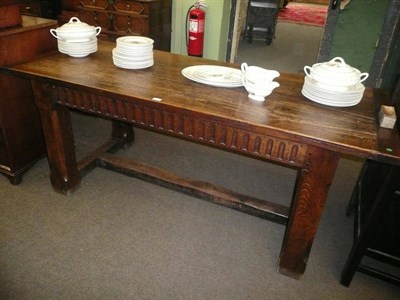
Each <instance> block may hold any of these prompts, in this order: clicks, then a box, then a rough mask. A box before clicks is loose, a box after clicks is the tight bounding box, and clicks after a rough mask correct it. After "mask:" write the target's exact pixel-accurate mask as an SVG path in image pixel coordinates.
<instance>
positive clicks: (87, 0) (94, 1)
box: [81, 0, 108, 9]
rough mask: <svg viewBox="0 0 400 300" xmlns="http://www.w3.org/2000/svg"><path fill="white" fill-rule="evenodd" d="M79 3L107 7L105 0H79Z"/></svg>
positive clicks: (99, 7)
mask: <svg viewBox="0 0 400 300" xmlns="http://www.w3.org/2000/svg"><path fill="white" fill-rule="evenodd" d="M81 4H82V6H83V7H87V8H97V9H106V8H107V7H108V1H107V0H81Z"/></svg>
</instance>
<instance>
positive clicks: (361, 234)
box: [341, 160, 400, 286]
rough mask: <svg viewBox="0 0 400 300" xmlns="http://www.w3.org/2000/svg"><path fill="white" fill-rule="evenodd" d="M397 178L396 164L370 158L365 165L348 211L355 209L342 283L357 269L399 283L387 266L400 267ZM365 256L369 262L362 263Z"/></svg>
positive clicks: (399, 173) (399, 169)
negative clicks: (352, 233) (352, 236)
mask: <svg viewBox="0 0 400 300" xmlns="http://www.w3.org/2000/svg"><path fill="white" fill-rule="evenodd" d="M399 178H400V167H398V166H394V165H388V164H384V163H380V162H375V161H370V160H368V161H367V162H366V163H365V164H364V167H363V170H362V172H361V174H360V177H359V180H358V182H357V186H356V188H355V190H354V192H353V195H352V199H351V202H350V205H349V210H348V214H350V213H351V212H353V211H354V212H355V218H354V243H353V247H352V249H351V252H350V255H349V257H348V259H347V262H346V265H345V267H344V268H343V272H342V276H341V283H342V284H343V285H345V286H349V285H350V283H351V281H352V279H353V276H354V274H355V272H356V271H359V272H362V273H364V274H367V275H371V276H374V277H377V278H380V279H383V280H385V281H388V282H391V283H394V284H397V285H400V277H398V275H397V276H396V274H395V272H393V270H389V268H388V266H390V267H392V266H393V267H397V268H399V267H400V247H399V245H400V230H399V229H400V218H399V215H400V181H399ZM365 257H369V258H371V261H369V262H365V261H364V262H363V259H365ZM376 262H381V264H377V263H376ZM382 263H383V264H382ZM397 273H398V272H397Z"/></svg>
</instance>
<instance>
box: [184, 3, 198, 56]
mask: <svg viewBox="0 0 400 300" xmlns="http://www.w3.org/2000/svg"><path fill="white" fill-rule="evenodd" d="M193 7H196V6H195V5H192V6H190V7H189V9H188V11H187V14H186V24H185V33H186V49H188V48H189V29H188V23H189V15H190V11H191V9H192V8H193Z"/></svg>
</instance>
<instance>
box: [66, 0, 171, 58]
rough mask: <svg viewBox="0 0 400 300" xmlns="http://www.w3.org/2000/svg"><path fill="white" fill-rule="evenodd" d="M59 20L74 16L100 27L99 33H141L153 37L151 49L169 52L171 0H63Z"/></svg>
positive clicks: (115, 35) (113, 34) (116, 36)
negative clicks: (63, 8) (64, 3)
mask: <svg viewBox="0 0 400 300" xmlns="http://www.w3.org/2000/svg"><path fill="white" fill-rule="evenodd" d="M66 2H67V3H66V5H65V7H67V8H68V10H64V11H63V12H62V14H61V16H60V18H59V21H60V23H65V22H68V21H69V19H70V18H71V17H74V16H75V17H78V18H79V19H80V20H81V21H82V22H85V23H87V24H89V25H93V26H100V27H101V28H102V35H103V36H106V37H108V38H110V39H112V40H114V39H116V38H118V37H119V36H126V35H141V36H147V37H150V38H152V39H153V40H154V48H155V49H159V50H165V51H170V45H171V8H172V0H140V1H132V0H81V1H79V3H77V2H76V1H74V0H72V1H71V0H68V1H66Z"/></svg>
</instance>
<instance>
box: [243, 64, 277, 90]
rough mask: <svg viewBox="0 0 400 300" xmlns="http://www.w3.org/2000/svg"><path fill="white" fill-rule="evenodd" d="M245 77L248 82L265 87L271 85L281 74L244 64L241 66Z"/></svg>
mask: <svg viewBox="0 0 400 300" xmlns="http://www.w3.org/2000/svg"><path fill="white" fill-rule="evenodd" d="M240 68H241V70H242V73H243V76H244V77H245V78H247V80H249V81H251V82H252V83H255V84H257V83H258V84H260V85H265V84H269V83H271V82H272V81H273V80H274V79H275V78H277V77H279V76H280V74H279V72H278V71H275V70H268V69H264V68H261V67H257V66H248V65H247V63H242V64H241V66H240Z"/></svg>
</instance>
